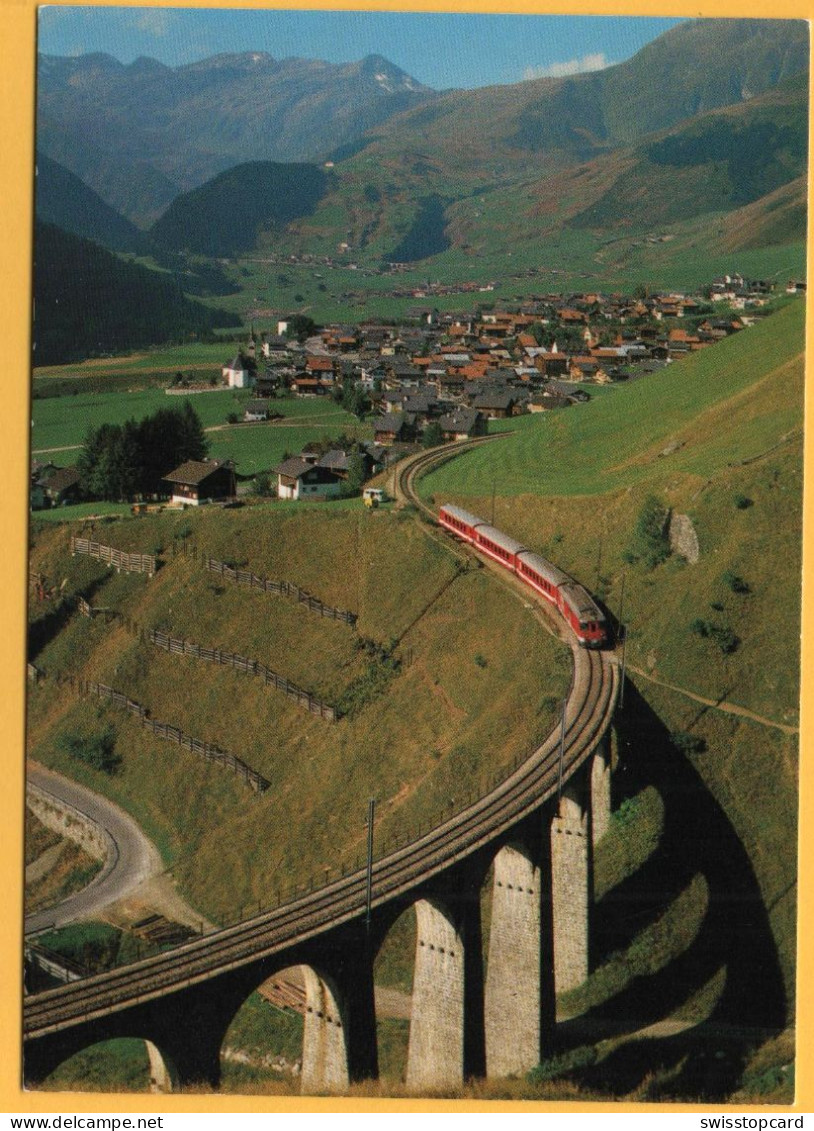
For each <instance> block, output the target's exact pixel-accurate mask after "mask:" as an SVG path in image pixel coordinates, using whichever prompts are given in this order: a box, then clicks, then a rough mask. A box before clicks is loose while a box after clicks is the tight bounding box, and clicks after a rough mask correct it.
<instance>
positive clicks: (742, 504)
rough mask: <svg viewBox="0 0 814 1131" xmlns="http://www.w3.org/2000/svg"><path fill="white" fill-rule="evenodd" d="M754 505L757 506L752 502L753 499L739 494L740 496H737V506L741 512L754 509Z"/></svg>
mask: <svg viewBox="0 0 814 1131" xmlns="http://www.w3.org/2000/svg"><path fill="white" fill-rule="evenodd" d="M754 505H755V504H754V502H753V501H752V499H750V498H749V496H748V495H740V494H738V495H736V496H735V506H736V507H737V508H738V510H739V511H745V510H747V509H748V508H749V507H753V506H754Z"/></svg>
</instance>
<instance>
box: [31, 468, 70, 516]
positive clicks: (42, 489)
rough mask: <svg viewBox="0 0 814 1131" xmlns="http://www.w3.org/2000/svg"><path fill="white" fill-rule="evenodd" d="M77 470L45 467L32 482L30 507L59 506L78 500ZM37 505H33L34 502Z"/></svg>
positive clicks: (36, 508) (37, 508)
mask: <svg viewBox="0 0 814 1131" xmlns="http://www.w3.org/2000/svg"><path fill="white" fill-rule="evenodd" d="M79 479H80V476H79V472H78V471H77V469H76V468H75V467H54V466H53V464H52V465H51V466H50V469H47V470H45V471H44V472H43V474H42V475H41V476H40V477H39V478H38V479H37V481H36V482H35V483H34V484H33V490H32V502H31V506H32V509H35V510H40V509H41V508H42V507H45V506H49V507H61V506H65V505H66V504H67V503H76V502H78V501H79V495H80V489H79ZM35 500H36V503H37V505H36V506H35V505H34V503H35Z"/></svg>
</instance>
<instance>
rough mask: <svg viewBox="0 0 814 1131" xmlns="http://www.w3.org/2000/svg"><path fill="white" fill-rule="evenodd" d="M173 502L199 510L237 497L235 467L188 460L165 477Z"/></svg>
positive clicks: (221, 462) (227, 463)
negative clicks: (209, 504) (200, 507)
mask: <svg viewBox="0 0 814 1131" xmlns="http://www.w3.org/2000/svg"><path fill="white" fill-rule="evenodd" d="M164 483H165V484H166V485H167V493H168V494H169V496H170V503H173V504H175V505H177V506H185V507H186V506H189V507H197V506H200V505H201V504H202V503H211V502H215V501H216V500H223V499H233V498H234V497H235V493H236V491H235V465H234V464H233V463H232V461H231V460H223V459H221V460H217V459H205V460H196V459H193V460H187V462H186V463H182V464H181V466H180V467H176V468H175V470H174V471H170V472H168V473H167V475H165V476H164Z"/></svg>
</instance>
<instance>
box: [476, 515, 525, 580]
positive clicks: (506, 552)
mask: <svg viewBox="0 0 814 1131" xmlns="http://www.w3.org/2000/svg"><path fill="white" fill-rule="evenodd" d="M475 545H476V546H477V547H478V549H479V550H483V552H484V554H488V555H489V557H490V558H494V560H495V561H496V562H500V564H501V565H502V566H506V568H507V569H510V570H512V571H513V572H514V571H516V569H517V555H518V554H521V553H522V552H523V543H522V542H518V541H517V539H516V538H510V537H509V535H508V534H504V533H503V532H502V531H501V530H497V529H496V528H495V527H494V526H487V525H486V523H482V524H481V525H480V526H477V527H476V528H475Z"/></svg>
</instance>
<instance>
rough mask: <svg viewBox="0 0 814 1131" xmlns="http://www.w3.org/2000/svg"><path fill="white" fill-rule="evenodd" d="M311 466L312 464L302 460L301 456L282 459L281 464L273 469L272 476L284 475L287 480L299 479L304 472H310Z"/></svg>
mask: <svg viewBox="0 0 814 1131" xmlns="http://www.w3.org/2000/svg"><path fill="white" fill-rule="evenodd" d="M313 466H314V465H313V464H312V463H309V462H308V460H305V459H302V457H301V456H291V457H290V458H289V459H284V460H283V462H282V463H278V464H277V466H276V467H275V468H274V474H275V475H286V476H288V478H289V479H299V477H300V476H301V475H304V474H305V472H306V471H310V470H311V468H312V467H313Z"/></svg>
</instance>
